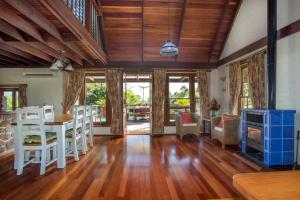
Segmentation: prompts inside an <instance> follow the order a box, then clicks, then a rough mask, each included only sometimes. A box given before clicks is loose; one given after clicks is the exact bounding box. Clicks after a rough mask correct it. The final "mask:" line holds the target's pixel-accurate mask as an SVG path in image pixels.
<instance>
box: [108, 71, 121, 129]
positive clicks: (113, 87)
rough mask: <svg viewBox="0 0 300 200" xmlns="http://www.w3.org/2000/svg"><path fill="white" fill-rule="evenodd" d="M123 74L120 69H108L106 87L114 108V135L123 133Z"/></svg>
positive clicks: (112, 121)
mask: <svg viewBox="0 0 300 200" xmlns="http://www.w3.org/2000/svg"><path fill="white" fill-rule="evenodd" d="M122 75H123V73H122V71H121V70H120V69H108V70H106V88H107V94H108V99H109V101H110V103H111V108H112V116H111V117H112V118H111V133H112V134H114V135H123V111H122V90H123V88H122V87H123V84H122V83H123V78H122Z"/></svg>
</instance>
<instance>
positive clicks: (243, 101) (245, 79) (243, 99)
mask: <svg viewBox="0 0 300 200" xmlns="http://www.w3.org/2000/svg"><path fill="white" fill-rule="evenodd" d="M240 107H241V109H252V108H253V104H252V99H251V98H250V92H249V74H248V67H247V65H242V90H241V95H240Z"/></svg>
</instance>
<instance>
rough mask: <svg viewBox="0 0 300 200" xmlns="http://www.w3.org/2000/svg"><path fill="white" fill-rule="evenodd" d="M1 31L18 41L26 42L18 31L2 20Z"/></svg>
mask: <svg viewBox="0 0 300 200" xmlns="http://www.w3.org/2000/svg"><path fill="white" fill-rule="evenodd" d="M0 31H1V32H3V33H5V34H6V35H9V36H11V37H13V38H16V39H17V40H20V41H24V38H23V37H22V35H21V34H20V32H19V31H18V29H16V28H15V27H14V26H12V25H10V24H9V23H7V22H6V21H4V20H2V19H0Z"/></svg>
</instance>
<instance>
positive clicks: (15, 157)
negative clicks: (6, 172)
mask: <svg viewBox="0 0 300 200" xmlns="http://www.w3.org/2000/svg"><path fill="white" fill-rule="evenodd" d="M12 131H13V136H14V148H15V153H14V169H18V155H19V151H18V149H19V148H18V144H19V137H18V136H19V134H18V127H17V126H12Z"/></svg>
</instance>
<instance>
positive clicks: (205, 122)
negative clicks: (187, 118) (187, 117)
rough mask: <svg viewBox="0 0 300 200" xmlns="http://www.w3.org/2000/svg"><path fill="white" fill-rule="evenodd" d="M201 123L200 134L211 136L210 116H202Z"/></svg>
mask: <svg viewBox="0 0 300 200" xmlns="http://www.w3.org/2000/svg"><path fill="white" fill-rule="evenodd" d="M202 123H203V124H202V126H203V130H202V134H208V135H209V136H211V118H203V119H202Z"/></svg>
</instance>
